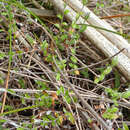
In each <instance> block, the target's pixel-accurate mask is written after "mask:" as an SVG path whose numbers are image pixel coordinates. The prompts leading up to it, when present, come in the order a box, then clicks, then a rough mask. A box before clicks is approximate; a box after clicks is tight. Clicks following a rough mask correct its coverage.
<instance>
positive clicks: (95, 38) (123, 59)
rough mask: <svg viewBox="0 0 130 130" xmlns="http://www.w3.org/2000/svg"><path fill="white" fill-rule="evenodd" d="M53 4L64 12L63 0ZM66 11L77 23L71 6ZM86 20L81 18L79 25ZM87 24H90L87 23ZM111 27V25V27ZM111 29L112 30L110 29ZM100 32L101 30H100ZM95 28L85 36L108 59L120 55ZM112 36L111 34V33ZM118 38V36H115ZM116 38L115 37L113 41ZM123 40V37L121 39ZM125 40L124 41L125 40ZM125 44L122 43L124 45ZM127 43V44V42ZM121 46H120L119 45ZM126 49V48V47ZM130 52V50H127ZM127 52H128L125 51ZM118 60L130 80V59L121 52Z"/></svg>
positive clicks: (67, 16) (53, 1)
mask: <svg viewBox="0 0 130 130" xmlns="http://www.w3.org/2000/svg"><path fill="white" fill-rule="evenodd" d="M51 2H52V3H53V4H54V5H55V6H56V8H57V9H58V10H60V12H62V13H63V12H64V4H65V3H64V2H63V1H62V0H51ZM66 9H67V10H69V13H68V14H66V15H65V16H66V18H68V19H69V20H70V21H75V19H76V15H77V13H76V12H75V11H74V10H73V9H72V8H70V7H69V6H66ZM83 23H84V19H83V18H82V17H80V18H79V19H78V20H77V24H83ZM85 24H88V23H87V22H85ZM109 26H110V25H109ZM109 29H111V28H109ZM98 31H99V30H98ZM98 31H97V30H96V29H95V28H92V27H87V29H86V30H85V31H84V35H85V36H87V37H88V38H89V40H91V42H92V43H93V44H94V45H95V46H97V47H98V48H99V49H100V50H101V51H102V52H103V53H104V54H105V55H106V56H107V57H111V56H113V55H115V54H116V53H118V52H119V51H120V50H119V49H118V48H117V47H116V46H115V45H114V44H112V42H111V41H109V40H108V38H106V37H105V36H104V35H103V34H102V33H101V32H98ZM109 35H110V33H109ZM111 35H113V34H111ZM114 36H116V37H118V35H114ZM114 39H115V37H113V40H114ZM120 39H122V37H120ZM123 40H124V39H123ZM123 43H124V42H122V44H123ZM125 43H127V42H125ZM119 46H120V45H119ZM125 48H126V46H125ZM127 50H128V48H127ZM125 51H126V50H125ZM116 58H117V59H118V65H117V67H118V68H119V70H120V71H121V72H122V74H123V75H124V76H125V78H126V79H128V80H130V59H129V58H128V57H127V56H126V55H125V54H124V53H123V52H121V53H120V54H119V55H117V56H116Z"/></svg>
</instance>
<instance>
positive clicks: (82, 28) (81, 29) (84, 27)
mask: <svg viewBox="0 0 130 130" xmlns="http://www.w3.org/2000/svg"><path fill="white" fill-rule="evenodd" d="M86 28H87V25H85V24H83V25H82V26H81V28H80V30H79V32H81V33H82V32H84V31H85V30H86Z"/></svg>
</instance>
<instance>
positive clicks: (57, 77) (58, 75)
mask: <svg viewBox="0 0 130 130" xmlns="http://www.w3.org/2000/svg"><path fill="white" fill-rule="evenodd" d="M56 80H57V81H59V80H60V73H57V74H56Z"/></svg>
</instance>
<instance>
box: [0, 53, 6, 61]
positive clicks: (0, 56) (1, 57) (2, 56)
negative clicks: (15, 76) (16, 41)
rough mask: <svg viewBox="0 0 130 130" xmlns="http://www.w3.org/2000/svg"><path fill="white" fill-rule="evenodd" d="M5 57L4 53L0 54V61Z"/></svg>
mask: <svg viewBox="0 0 130 130" xmlns="http://www.w3.org/2000/svg"><path fill="white" fill-rule="evenodd" d="M5 56H6V55H5V53H4V52H0V59H1V60H3V59H4V57H5Z"/></svg>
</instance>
